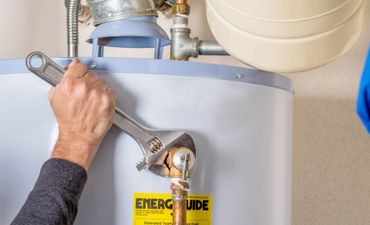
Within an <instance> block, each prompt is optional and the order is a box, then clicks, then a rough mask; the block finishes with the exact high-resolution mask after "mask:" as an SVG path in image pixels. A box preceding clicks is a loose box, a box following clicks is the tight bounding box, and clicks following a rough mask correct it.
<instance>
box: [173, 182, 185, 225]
mask: <svg viewBox="0 0 370 225" xmlns="http://www.w3.org/2000/svg"><path fill="white" fill-rule="evenodd" d="M188 189H189V184H188V183H187V182H183V181H180V182H179V184H172V185H171V190H172V200H173V205H172V219H173V220H172V221H173V225H186V207H187V198H188Z"/></svg>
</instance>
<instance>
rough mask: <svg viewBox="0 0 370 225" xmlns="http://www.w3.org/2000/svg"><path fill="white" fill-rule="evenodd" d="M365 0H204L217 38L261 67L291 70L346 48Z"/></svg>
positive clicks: (362, 17)
mask: <svg viewBox="0 0 370 225" xmlns="http://www.w3.org/2000/svg"><path fill="white" fill-rule="evenodd" d="M365 3H366V0H207V17H208V22H209V25H210V27H211V30H212V32H213V34H214V35H215V37H216V39H217V41H218V42H219V43H220V44H221V45H223V46H224V47H225V49H226V50H227V51H228V52H229V53H230V54H231V55H233V56H234V57H236V58H238V59H240V60H241V61H243V62H244V63H246V64H250V65H252V66H254V67H257V68H259V69H262V70H267V71H274V72H296V71H302V70H307V69H311V68H315V67H318V66H321V65H323V64H325V63H328V62H329V61H331V60H333V59H335V58H336V57H338V56H340V55H341V54H343V53H344V52H346V51H347V50H348V49H349V48H350V47H351V46H352V45H353V44H354V43H355V41H356V39H357V37H358V36H359V34H360V32H361V28H362V27H363V23H364V20H365V10H364V8H365Z"/></svg>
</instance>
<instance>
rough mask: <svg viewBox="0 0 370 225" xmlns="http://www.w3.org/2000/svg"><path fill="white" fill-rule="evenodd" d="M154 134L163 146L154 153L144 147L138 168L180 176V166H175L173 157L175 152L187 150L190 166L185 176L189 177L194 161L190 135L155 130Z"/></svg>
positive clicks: (163, 174) (194, 152) (163, 175)
mask: <svg viewBox="0 0 370 225" xmlns="http://www.w3.org/2000/svg"><path fill="white" fill-rule="evenodd" d="M161 133H162V134H161ZM156 134H157V138H158V139H159V140H160V141H161V142H162V143H163V146H162V147H161V149H159V150H158V151H157V152H155V153H153V152H152V151H151V150H150V149H148V148H145V149H146V150H145V152H146V153H145V156H144V160H143V162H141V163H139V164H138V169H139V170H142V169H146V170H148V171H150V172H152V173H154V174H156V175H158V176H161V177H170V178H181V177H182V171H181V168H177V167H176V165H175V162H174V158H175V155H176V153H184V152H187V153H188V154H190V155H191V157H190V158H191V163H190V165H191V166H190V167H189V172H188V174H187V177H190V176H191V173H192V169H193V167H194V164H195V161H196V149H195V144H194V141H193V139H192V137H191V136H190V135H189V134H187V133H185V132H177V133H174V132H160V133H158V132H156ZM168 134H171V135H168ZM172 134H174V135H172ZM177 155H178V154H177ZM144 162H145V163H144ZM143 165H144V166H143Z"/></svg>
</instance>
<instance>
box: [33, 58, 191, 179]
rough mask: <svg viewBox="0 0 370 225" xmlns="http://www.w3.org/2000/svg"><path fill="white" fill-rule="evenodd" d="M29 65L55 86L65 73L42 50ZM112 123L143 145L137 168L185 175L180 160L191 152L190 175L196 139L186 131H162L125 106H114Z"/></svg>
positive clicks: (161, 174) (162, 173) (188, 173)
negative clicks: (147, 125) (145, 123)
mask: <svg viewBox="0 0 370 225" xmlns="http://www.w3.org/2000/svg"><path fill="white" fill-rule="evenodd" d="M26 66H27V68H28V69H29V70H30V71H31V72H32V73H34V74H35V75H37V76H38V77H40V78H41V79H43V80H45V81H46V82H48V83H49V84H51V85H53V86H56V85H58V84H59V83H60V81H61V80H62V78H63V75H64V73H65V70H64V68H63V67H61V66H60V65H59V64H57V63H56V62H55V61H53V60H52V59H50V58H49V57H48V56H46V55H45V54H43V53H42V52H32V53H31V54H29V55H28V56H27V57H26ZM113 124H114V125H115V126H116V127H118V128H119V129H121V130H122V131H123V132H125V133H127V134H129V135H130V136H131V137H132V138H134V139H135V140H136V142H137V143H138V144H139V145H140V147H141V150H142V152H143V155H144V159H143V160H142V161H141V162H139V163H138V164H137V169H138V170H143V169H146V170H149V171H151V172H153V173H154V174H156V175H159V176H162V177H172V178H176V177H183V176H184V174H182V170H183V168H182V165H183V163H181V162H180V161H181V160H182V159H184V157H185V156H190V159H189V166H188V168H187V169H188V170H187V171H188V172H187V174H185V176H186V177H189V176H190V174H191V173H190V172H191V169H192V168H193V166H194V164H195V160H196V150H195V145H194V141H193V139H192V138H191V136H190V135H189V134H187V133H186V132H184V131H159V130H153V129H150V128H146V127H144V126H143V125H141V124H140V123H138V122H137V121H135V120H134V119H133V118H131V117H130V116H129V115H127V114H126V113H125V112H124V111H123V110H121V109H119V108H118V107H116V108H115V116H114V121H113Z"/></svg>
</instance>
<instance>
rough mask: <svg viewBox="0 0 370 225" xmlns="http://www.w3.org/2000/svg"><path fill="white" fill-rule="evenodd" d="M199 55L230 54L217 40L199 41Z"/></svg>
mask: <svg viewBox="0 0 370 225" xmlns="http://www.w3.org/2000/svg"><path fill="white" fill-rule="evenodd" d="M198 49H199V55H229V53H227V52H226V51H225V49H224V48H223V47H222V46H221V45H220V44H218V43H217V42H215V41H199V47H198Z"/></svg>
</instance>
